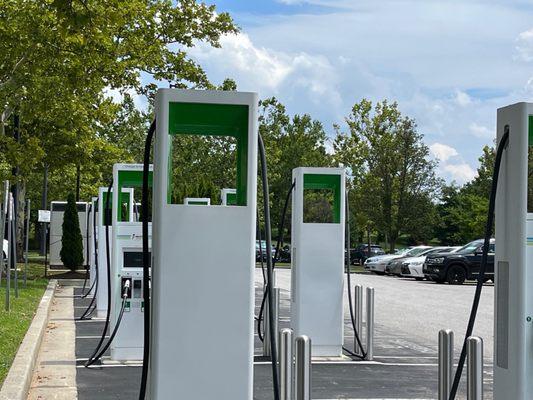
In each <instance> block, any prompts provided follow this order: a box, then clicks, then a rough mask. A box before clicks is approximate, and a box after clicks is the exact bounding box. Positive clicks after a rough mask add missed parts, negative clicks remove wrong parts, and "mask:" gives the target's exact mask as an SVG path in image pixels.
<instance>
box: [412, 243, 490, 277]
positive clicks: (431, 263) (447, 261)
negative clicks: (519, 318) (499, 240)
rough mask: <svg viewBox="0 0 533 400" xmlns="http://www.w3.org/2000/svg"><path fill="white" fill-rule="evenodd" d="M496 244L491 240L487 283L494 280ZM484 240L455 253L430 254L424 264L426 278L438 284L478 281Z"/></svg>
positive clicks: (486, 273)
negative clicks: (469, 280) (468, 280)
mask: <svg viewBox="0 0 533 400" xmlns="http://www.w3.org/2000/svg"><path fill="white" fill-rule="evenodd" d="M495 245H496V242H495V240H494V239H491V240H490V247H489V257H488V260H487V261H488V264H487V270H486V271H485V281H487V280H489V279H494V250H495ZM482 253H483V240H482V239H480V240H474V241H473V242H470V243H468V244H467V245H466V246H463V247H461V248H460V249H459V250H457V251H456V252H453V253H444V254H429V255H428V256H427V257H426V261H425V263H424V267H423V272H424V276H425V277H426V278H428V279H430V280H433V281H435V282H438V283H444V282H448V283H449V284H451V285H462V284H463V282H464V281H465V280H467V279H476V278H477V276H478V274H479V269H480V267H481V256H482Z"/></svg>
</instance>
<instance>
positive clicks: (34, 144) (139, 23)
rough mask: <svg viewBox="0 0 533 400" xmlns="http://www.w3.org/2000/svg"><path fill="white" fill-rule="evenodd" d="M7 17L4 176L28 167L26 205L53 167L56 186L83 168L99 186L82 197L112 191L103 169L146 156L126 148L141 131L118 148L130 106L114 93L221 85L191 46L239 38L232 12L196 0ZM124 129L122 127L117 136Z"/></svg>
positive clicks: (10, 3)
mask: <svg viewBox="0 0 533 400" xmlns="http://www.w3.org/2000/svg"><path fill="white" fill-rule="evenodd" d="M0 18H1V21H2V23H0V174H1V175H2V176H1V178H3V179H11V180H12V181H13V180H14V177H13V176H11V168H12V167H13V166H14V165H18V166H19V167H21V173H20V175H19V176H18V177H17V180H18V182H19V184H20V186H21V196H20V198H19V199H20V202H21V203H20V204H23V202H24V192H25V185H26V184H27V182H29V181H30V178H34V176H38V177H39V178H40V176H41V171H42V169H43V166H44V165H46V166H47V167H48V169H49V173H50V178H51V179H50V180H51V181H53V180H54V177H55V176H57V179H56V180H57V181H59V182H62V181H63V180H64V177H67V178H68V179H70V177H71V176H72V174H71V171H72V169H73V168H74V170H79V171H80V173H81V175H82V176H83V177H84V178H86V181H89V185H87V184H86V183H83V182H82V196H83V192H84V189H83V185H85V187H86V193H91V192H92V193H94V191H92V190H91V191H89V188H88V186H90V187H91V188H92V189H94V187H95V186H100V185H102V183H103V182H102V181H103V179H104V176H103V172H102V171H109V170H110V166H111V165H112V163H113V162H114V161H115V160H118V159H121V160H122V161H129V160H132V159H136V158H137V156H138V148H135V146H131V147H130V148H128V149H126V150H123V149H121V148H120V147H119V146H121V145H128V144H130V145H131V144H133V143H136V144H137V145H138V143H139V140H137V139H138V138H140V137H141V135H140V134H139V131H138V130H137V131H135V132H132V133H131V140H129V143H128V139H127V137H129V135H128V134H127V135H126V137H124V136H120V137H121V138H122V139H123V140H122V141H121V142H118V143H116V142H114V141H113V132H112V129H109V126H110V125H111V123H112V121H114V120H115V119H116V117H118V119H119V120H120V118H123V115H120V112H121V111H123V110H125V109H126V110H127V107H129V106H130V104H128V102H127V99H126V100H125V103H123V104H122V105H120V104H116V103H115V102H113V101H112V100H111V99H110V93H113V94H115V95H121V94H122V95H125V94H127V93H133V94H141V95H147V96H148V97H149V99H151V98H152V96H153V94H154V93H155V89H156V85H155V84H154V83H149V84H145V82H146V81H152V82H153V80H155V81H157V82H161V83H164V84H165V86H167V85H168V86H170V85H172V86H176V87H182V88H184V87H195V88H213V87H214V86H213V84H211V83H210V82H209V80H208V79H207V76H206V74H205V72H204V71H203V69H202V68H201V66H200V65H198V64H197V63H196V62H195V61H194V60H192V59H191V58H190V57H189V56H188V54H187V49H188V48H191V47H193V46H194V45H195V44H196V43H197V42H206V43H208V44H210V45H212V46H219V38H220V36H221V35H223V34H228V33H235V32H236V31H237V28H236V27H235V25H234V24H233V21H232V20H231V18H230V16H229V15H228V14H227V13H218V12H217V11H216V9H215V7H214V6H209V5H205V4H203V3H198V2H197V1H195V0H185V1H180V2H173V1H170V0H129V1H124V0H103V1H100V0H98V1H97V0H55V1H50V2H33V1H24V0H0ZM141 77H142V78H143V79H141ZM150 78H151V79H150ZM223 85H225V86H227V87H231V81H227V82H225V83H224V84H223ZM14 112H16V113H17V114H19V115H20V116H21V121H22V126H21V132H22V141H21V143H20V144H18V143H14V141H13V140H12V139H10V138H9V137H7V136H4V135H3V133H4V132H5V130H6V127H7V128H8V130H9V126H8V125H9V124H10V116H11V115H12V114H13V113H14ZM128 118H130V117H128ZM143 118H145V115H142V113H141V115H137V116H135V115H132V116H131V119H133V120H135V119H141V120H142V119H143ZM131 119H129V120H127V122H131ZM133 122H134V123H137V122H139V121H133ZM123 127H124V126H123V125H122V126H120V124H118V125H117V126H115V127H114V128H116V129H117V132H115V133H118V130H120V129H123ZM102 160H104V161H102ZM97 162H101V164H100V165H98V166H96V164H97ZM74 176H76V174H74ZM39 180H40V179H39ZM69 187H72V186H70V182H69V184H67V185H65V186H64V188H69ZM60 192H61V195H60V196H59V197H58V198H59V199H61V198H64V196H65V195H66V192H65V191H64V189H63V188H62V189H61V190H60ZM36 195H37V194H36V193H34V192H32V196H36ZM32 200H33V201H34V202H36V203H37V204H39V203H40V201H39V198H38V197H36V198H32ZM20 204H19V205H20ZM21 209H22V207H19V210H21ZM20 217H21V215H19V220H20V221H23V218H20ZM19 231H20V232H21V231H22V230H21V229H20V230H19Z"/></svg>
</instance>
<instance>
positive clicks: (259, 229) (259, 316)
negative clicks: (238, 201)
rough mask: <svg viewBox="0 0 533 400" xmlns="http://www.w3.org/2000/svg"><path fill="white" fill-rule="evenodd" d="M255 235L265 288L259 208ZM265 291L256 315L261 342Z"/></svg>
mask: <svg viewBox="0 0 533 400" xmlns="http://www.w3.org/2000/svg"><path fill="white" fill-rule="evenodd" d="M257 237H258V239H259V258H260V260H261V273H262V274H263V288H266V284H267V278H266V271H265V261H264V260H263V246H262V242H263V238H262V237H261V221H260V219H259V210H258V211H257ZM265 299H266V296H265V293H264V292H263V299H262V300H261V307H259V314H258V316H257V318H256V319H257V336H258V337H259V340H260V341H261V342H262V341H263V340H264V337H263V332H261V319H262V315H263V308H264V307H265Z"/></svg>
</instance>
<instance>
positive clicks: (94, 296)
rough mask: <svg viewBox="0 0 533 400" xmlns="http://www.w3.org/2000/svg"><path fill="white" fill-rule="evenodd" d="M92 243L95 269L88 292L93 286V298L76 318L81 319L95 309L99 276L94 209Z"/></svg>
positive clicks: (84, 318) (94, 213) (87, 316)
mask: <svg viewBox="0 0 533 400" xmlns="http://www.w3.org/2000/svg"><path fill="white" fill-rule="evenodd" d="M93 243H94V270H95V276H94V282H93V284H92V285H91V289H89V292H88V293H87V294H89V293H91V291H92V290H93V288H94V293H93V298H92V299H91V302H90V303H89V306H88V307H87V308H86V309H85V311H84V312H83V314H82V315H81V317H79V318H78V319H77V320H78V321H82V320H86V319H89V318H90V316H91V314H92V313H93V312H94V310H96V296H97V293H98V280H99V279H98V278H99V275H98V274H99V272H98V240H97V237H96V209H94V210H93Z"/></svg>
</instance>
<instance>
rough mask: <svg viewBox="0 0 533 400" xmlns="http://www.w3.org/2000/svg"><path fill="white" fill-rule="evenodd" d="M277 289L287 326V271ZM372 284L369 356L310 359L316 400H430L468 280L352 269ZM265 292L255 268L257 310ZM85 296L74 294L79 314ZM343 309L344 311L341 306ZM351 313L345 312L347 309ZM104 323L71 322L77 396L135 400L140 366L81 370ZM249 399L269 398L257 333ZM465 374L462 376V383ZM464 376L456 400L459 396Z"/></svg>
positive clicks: (349, 342) (483, 308) (466, 302)
mask: <svg viewBox="0 0 533 400" xmlns="http://www.w3.org/2000/svg"><path fill="white" fill-rule="evenodd" d="M277 283H278V286H280V287H281V288H282V292H281V312H280V317H281V322H280V326H281V327H285V326H288V316H289V305H290V297H289V295H290V293H289V290H288V289H289V288H290V270H278V272H277ZM356 283H358V284H362V285H363V286H365V287H366V286H372V287H374V288H375V290H376V294H375V296H376V297H375V299H376V303H375V307H376V315H375V325H376V326H375V329H376V330H375V350H374V355H375V357H374V361H372V362H354V361H352V360H350V359H349V358H346V359H345V360H343V361H341V362H314V363H313V371H312V385H313V399H321V400H325V399H328V400H329V399H397V398H401V399H435V398H436V397H437V333H438V330H439V329H442V328H450V329H453V330H455V332H456V351H457V352H459V350H460V343H461V342H460V340H462V339H461V338H462V332H463V331H464V329H465V326H466V320H467V318H468V312H469V307H470V303H471V300H472V295H473V291H474V287H473V285H464V286H449V285H437V284H433V283H429V282H417V281H414V280H408V279H397V278H392V277H384V276H375V275H367V274H353V275H352V284H356ZM261 291H262V276H261V271H260V269H257V270H256V313H257V312H258V310H259V306H260V301H261ZM492 299H493V287H492V286H491V285H488V286H486V287H485V289H484V295H483V298H482V301H481V304H480V314H479V319H478V323H477V324H476V334H477V335H480V336H482V337H484V339H485V346H486V351H485V356H486V362H485V377H484V381H485V399H491V398H492V362H491V360H490V357H491V354H492ZM85 302H86V300H80V299H75V307H76V309H75V311H76V314H78V315H79V313H80V312H81V311H82V304H83V303H85ZM346 311H348V310H347V309H346ZM346 316H348V313H346ZM102 326H103V322H102V321H98V320H95V321H92V322H91V321H86V322H77V323H76V356H77V359H78V368H77V388H78V398H79V399H80V400H84V399H95V398H98V399H102V400H105V399H124V400H125V399H132V398H135V396H136V393H137V390H138V382H139V373H140V368H139V364H135V363H134V364H133V365H128V366H125V365H123V366H121V365H104V366H102V367H99V366H97V367H95V368H92V369H90V370H88V369H86V368H83V366H82V364H83V361H84V359H85V358H86V357H87V356H88V355H89V354H90V351H91V349H92V348H93V346H94V344H95V342H96V340H97V336H98V333H99V331H100V330H101V329H102ZM353 340H354V339H353V333H352V331H351V326H350V322H349V319H347V318H346V319H345V346H346V347H347V348H353ZM255 354H256V362H255V366H254V399H257V400H268V399H272V389H271V370H270V364H269V362H268V361H266V360H264V359H263V358H262V357H261V354H262V344H261V342H260V341H259V338H258V337H257V335H256V337H255ZM464 380H465V379H463V381H464ZM464 398H465V396H464V382H463V385H461V393H460V395H458V396H457V399H464Z"/></svg>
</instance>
